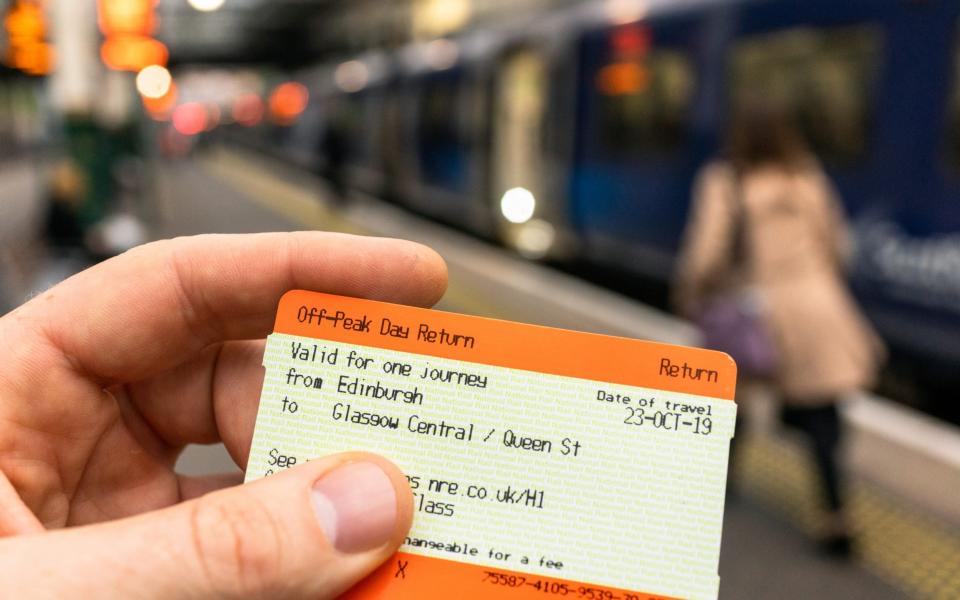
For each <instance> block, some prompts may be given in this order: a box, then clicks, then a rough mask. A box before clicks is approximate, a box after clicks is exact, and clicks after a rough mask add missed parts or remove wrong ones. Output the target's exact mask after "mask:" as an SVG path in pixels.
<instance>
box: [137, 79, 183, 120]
mask: <svg viewBox="0 0 960 600" xmlns="http://www.w3.org/2000/svg"><path fill="white" fill-rule="evenodd" d="M178 96H179V92H178V90H177V84H176V82H172V83H171V84H170V89H169V90H168V91H167V93H166V94H165V95H163V96H161V97H159V98H148V97H146V96H141V97H140V99H141V100H142V101H143V107H144V108H145V109H146V111H147V114H148V115H150V118H151V119H153V120H154V121H169V120H170V116H171V114H172V113H173V109H174V107H175V106H176V105H177V98H178Z"/></svg>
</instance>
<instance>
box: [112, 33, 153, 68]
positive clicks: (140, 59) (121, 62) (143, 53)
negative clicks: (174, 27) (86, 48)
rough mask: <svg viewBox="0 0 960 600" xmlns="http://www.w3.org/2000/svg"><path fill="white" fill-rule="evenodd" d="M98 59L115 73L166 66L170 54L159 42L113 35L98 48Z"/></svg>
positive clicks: (148, 38)
mask: <svg viewBox="0 0 960 600" xmlns="http://www.w3.org/2000/svg"><path fill="white" fill-rule="evenodd" d="M100 58H101V59H102V60H103V62H104V64H106V65H107V66H108V67H110V68H111V69H115V70H117V71H135V72H136V71H140V70H141V69H143V68H144V67H149V66H150V65H161V66H163V65H166V64H167V61H168V60H169V58H170V52H169V50H167V47H166V46H165V45H164V44H163V43H162V42H160V41H158V40H155V39H153V38H150V37H146V36H140V35H114V36H110V37H108V38H107V39H106V40H104V42H103V45H102V46H100Z"/></svg>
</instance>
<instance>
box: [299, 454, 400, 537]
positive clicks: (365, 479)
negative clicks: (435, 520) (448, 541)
mask: <svg viewBox="0 0 960 600" xmlns="http://www.w3.org/2000/svg"><path fill="white" fill-rule="evenodd" d="M311 499H312V501H313V510H314V512H315V513H316V515H317V519H319V521H320V526H321V527H323V530H324V532H325V533H326V534H327V539H328V540H330V543H331V544H332V545H333V546H334V547H335V548H336V549H337V550H339V551H341V552H362V551H364V550H370V549H371V548H376V547H377V546H380V545H382V544H384V543H386V542H387V540H389V539H390V536H392V535H393V531H394V528H395V526H396V523H397V493H396V492H395V491H394V489H393V482H392V481H390V478H389V477H387V474H386V473H384V472H383V469H381V468H380V467H378V466H377V465H375V464H373V463H366V462H360V463H349V464H346V465H344V466H342V467H339V468H338V469H335V470H334V471H331V472H330V473H327V474H326V475H325V476H324V477H323V478H322V479H320V480H319V481H317V482H316V483H315V484H314V485H313V491H312V493H311Z"/></svg>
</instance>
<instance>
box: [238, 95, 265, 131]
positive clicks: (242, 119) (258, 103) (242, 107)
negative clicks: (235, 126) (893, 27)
mask: <svg viewBox="0 0 960 600" xmlns="http://www.w3.org/2000/svg"><path fill="white" fill-rule="evenodd" d="M263 113H264V108H263V100H262V99H261V98H260V96H259V95H257V94H254V93H248V94H243V95H242V96H240V97H238V98H237V99H236V100H234V102H233V120H234V121H236V122H237V123H240V125H242V126H244V127H254V126H255V125H257V124H259V123H260V121H262V120H263Z"/></svg>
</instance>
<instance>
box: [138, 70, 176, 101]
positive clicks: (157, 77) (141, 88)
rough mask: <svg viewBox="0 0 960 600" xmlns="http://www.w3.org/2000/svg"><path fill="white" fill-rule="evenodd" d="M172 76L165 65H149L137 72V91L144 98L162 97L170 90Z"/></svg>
mask: <svg viewBox="0 0 960 600" xmlns="http://www.w3.org/2000/svg"><path fill="white" fill-rule="evenodd" d="M172 83H173V77H172V76H171V75H170V71H168V70H167V69H166V68H165V67H161V66H160V65H150V66H149V67H144V68H143V69H140V72H139V73H137V91H138V92H140V95H141V96H143V97H144V98H152V99H154V100H155V99H157V98H163V97H164V96H166V95H167V92H169V91H170V85H171V84H172Z"/></svg>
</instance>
